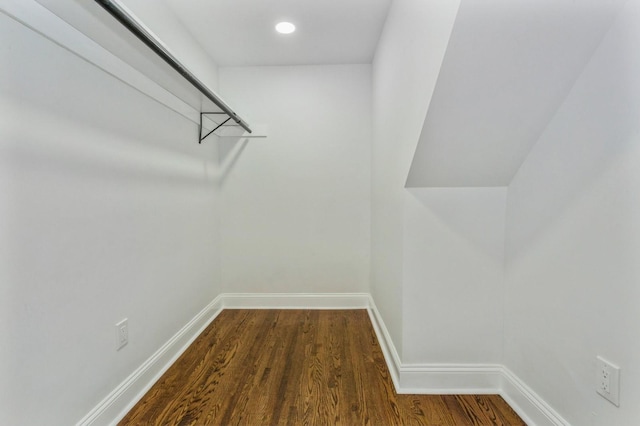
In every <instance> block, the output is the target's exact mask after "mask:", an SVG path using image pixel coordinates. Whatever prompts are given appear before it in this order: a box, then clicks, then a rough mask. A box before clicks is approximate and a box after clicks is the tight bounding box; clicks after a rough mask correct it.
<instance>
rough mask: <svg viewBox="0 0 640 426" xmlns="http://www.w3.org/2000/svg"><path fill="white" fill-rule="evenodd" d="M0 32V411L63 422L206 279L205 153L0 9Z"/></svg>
mask: <svg viewBox="0 0 640 426" xmlns="http://www.w3.org/2000/svg"><path fill="white" fill-rule="evenodd" d="M0 32H1V35H0V40H2V41H1V42H0V64H2V65H1V68H0V72H1V74H2V75H1V78H0V122H1V124H0V324H1V325H0V338H1V339H2V344H1V345H0V377H1V380H0V423H1V424H12V425H21V424H24V425H33V424H48V425H52V424H64V425H68V424H73V423H75V422H76V421H78V420H80V418H82V417H83V416H84V415H85V414H86V413H87V412H88V411H89V410H90V409H91V408H92V407H93V406H94V405H95V404H96V403H98V402H99V401H100V400H101V399H102V398H103V397H105V396H106V395H107V394H108V393H109V392H110V391H112V390H113V389H114V388H115V387H116V385H118V384H119V383H120V382H121V381H122V380H123V379H124V378H126V377H127V376H128V375H129V374H130V373H131V372H132V371H133V370H134V369H135V368H137V367H138V366H139V365H140V364H141V363H142V362H143V361H144V360H146V359H147V358H148V357H149V356H150V355H151V354H152V353H154V352H155V351H156V350H157V349H158V348H159V347H160V346H161V345H162V344H163V343H165V342H166V341H167V340H168V339H169V337H171V336H172V335H173V334H174V333H175V332H176V331H178V330H179V329H180V328H181V327H182V326H183V325H185V324H186V323H187V322H188V321H189V320H190V319H192V318H193V317H194V315H195V314H196V313H198V312H199V311H200V310H201V309H202V308H203V307H204V306H205V305H206V304H207V303H208V302H210V301H211V300H212V299H213V298H214V297H215V296H216V295H217V294H218V292H219V270H220V266H219V257H218V254H219V238H218V235H217V233H218V227H219V225H218V221H219V213H218V209H219V206H218V196H217V192H216V191H217V190H216V185H217V154H216V152H215V150H214V147H213V146H212V145H204V146H198V145H197V143H196V135H197V127H196V125H195V124H194V123H192V122H189V121H187V120H186V119H184V118H182V117H181V116H179V115H177V114H176V113H174V112H172V111H171V110H169V109H167V108H166V107H164V106H162V105H160V104H158V103H156V102H155V101H152V100H151V99H150V98H147V97H145V96H143V95H142V94H140V93H139V92H138V91H136V90H134V89H132V88H131V87H129V86H127V85H125V84H123V83H121V82H120V81H119V80H116V79H115V78H113V77H111V76H109V75H107V74H106V73H104V72H102V71H100V70H99V69H97V68H96V67H94V66H92V65H90V64H89V63H87V62H85V61H84V60H82V59H80V58H78V57H77V56H75V55H73V54H71V53H69V51H67V50H65V49H63V48H61V47H59V46H58V45H55V44H53V43H52V42H50V41H48V40H46V39H44V38H43V37H42V36H40V35H38V34H36V33H34V32H33V31H31V30H29V29H27V28H26V27H24V26H22V25H21V24H18V23H17V22H15V21H13V20H12V19H10V18H8V17H7V16H6V15H4V14H0ZM124 317H128V318H129V326H130V342H129V344H128V345H127V346H125V347H124V348H123V349H122V350H120V351H118V352H116V350H115V327H114V324H115V323H116V322H117V321H119V320H120V319H122V318H124Z"/></svg>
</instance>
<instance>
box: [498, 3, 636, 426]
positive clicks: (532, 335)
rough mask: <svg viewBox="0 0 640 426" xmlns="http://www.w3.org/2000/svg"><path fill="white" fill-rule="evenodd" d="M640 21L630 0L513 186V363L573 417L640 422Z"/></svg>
mask: <svg viewBox="0 0 640 426" xmlns="http://www.w3.org/2000/svg"><path fill="white" fill-rule="evenodd" d="M639 21H640V2H639V1H637V0H631V1H629V2H627V4H626V6H625V8H624V9H623V10H622V12H621V13H620V14H619V15H618V18H617V20H616V21H615V23H614V24H613V26H612V28H611V29H610V31H609V32H608V33H607V35H606V37H605V38H604V40H603V41H602V43H601V44H600V46H599V47H598V49H597V50H596V52H595V54H594V56H593V57H592V58H591V61H590V62H589V64H588V65H587V67H586V68H585V69H584V71H583V73H582V75H581V76H580V78H579V79H578V80H577V81H576V83H575V85H574V87H573V89H572V91H571V92H570V94H569V96H568V97H567V99H566V100H565V102H564V103H563V105H562V106H561V107H560V109H559V110H558V112H557V114H556V115H555V117H554V118H553V120H552V121H551V123H550V124H549V126H548V127H547V129H546V130H545V132H544V133H543V134H542V136H541V138H540V139H539V141H538V142H537V144H536V145H535V147H534V148H533V150H532V151H531V153H530V154H529V156H528V157H527V159H526V160H525V162H524V164H523V165H522V167H521V168H520V170H519V171H518V173H517V174H516V176H515V178H514V180H513V182H512V183H511V185H510V186H509V189H508V210H507V238H506V240H507V246H506V248H507V263H506V285H507V292H506V301H505V309H506V311H505V318H506V321H505V339H504V344H505V364H506V366H507V367H508V368H509V369H511V370H512V371H513V372H514V373H515V374H517V375H518V376H519V377H520V378H521V379H522V380H523V381H524V382H526V383H527V384H528V385H529V386H530V387H531V388H532V389H533V390H534V391H536V392H537V393H538V394H539V395H540V396H541V397H542V398H543V399H544V400H545V401H547V402H548V403H549V404H550V405H551V406H553V407H554V408H555V409H556V410H557V411H558V412H559V413H560V414H561V415H562V416H563V417H564V418H565V419H566V420H567V421H569V422H570V423H571V424H575V425H602V426H604V425H632V424H639V423H640V406H639V405H638V403H637V402H638V401H639V400H640V368H639V366H638V359H640V339H638V335H637V330H638V324H640V309H638V301H639V300H640V286H639V285H638V283H639V279H640V262H638V259H639V256H640V203H639V200H640V198H639V197H638V194H640V123H639V121H638V116H640V78H639V77H638V76H640V49H639V47H640V46H639V45H638V43H639V40H640V28H639V27H638V22H639ZM597 355H600V356H603V357H604V358H606V359H608V360H610V361H611V362H613V363H615V364H617V365H619V366H620V367H621V378H620V407H616V406H614V405H613V404H611V403H609V402H608V401H606V400H605V399H603V398H601V397H600V396H598V395H597V394H596V390H595V371H596V356H597Z"/></svg>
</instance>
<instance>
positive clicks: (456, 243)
mask: <svg viewBox="0 0 640 426" xmlns="http://www.w3.org/2000/svg"><path fill="white" fill-rule="evenodd" d="M506 195H507V189H506V188H414V189H410V190H408V191H407V192H406V195H405V206H404V258H403V262H404V280H403V282H404V287H403V294H404V295H405V297H404V300H403V316H404V321H403V330H402V331H403V343H404V344H403V349H402V354H403V357H402V358H403V362H404V363H408V364H480V363H489V364H490V363H500V362H501V361H502V319H503V317H502V301H503V292H504V282H503V265H504V226H505V207H506Z"/></svg>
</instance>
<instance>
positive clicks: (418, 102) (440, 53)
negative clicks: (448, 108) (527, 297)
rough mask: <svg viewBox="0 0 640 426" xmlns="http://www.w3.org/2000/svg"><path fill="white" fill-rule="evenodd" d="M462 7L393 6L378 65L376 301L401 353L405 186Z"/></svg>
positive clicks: (406, 2)
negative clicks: (455, 22)
mask: <svg viewBox="0 0 640 426" xmlns="http://www.w3.org/2000/svg"><path fill="white" fill-rule="evenodd" d="M458 5H459V1H450V0H435V1H422V0H395V1H393V2H392V4H391V8H390V10H389V16H388V17H387V22H386V24H385V28H384V31H383V34H382V36H381V38H380V42H379V44H378V49H377V51H376V55H375V59H374V61H373V157H372V204H371V225H372V226H371V293H372V295H373V298H374V300H375V302H376V304H377V307H378V309H379V311H380V313H381V315H382V317H383V319H384V322H385V324H386V326H387V328H388V329H389V332H390V334H391V337H392V339H393V341H394V345H395V346H396V348H397V349H398V350H401V348H402V323H403V320H402V297H403V296H402V292H403V272H402V269H403V220H404V213H403V206H404V197H405V189H404V186H405V181H406V178H407V173H408V171H409V167H410V165H411V159H412V158H413V153H414V150H415V148H416V144H417V143H418V138H419V136H420V131H421V129H422V124H423V122H424V118H425V116H426V113H427V108H428V106H429V100H430V98H431V95H432V93H433V89H434V87H435V84H436V79H437V77H438V71H439V69H440V65H441V63H442V59H443V57H444V52H445V49H446V47H447V42H448V40H449V35H450V33H451V29H452V27H453V21H454V19H455V15H456V12H457V9H458Z"/></svg>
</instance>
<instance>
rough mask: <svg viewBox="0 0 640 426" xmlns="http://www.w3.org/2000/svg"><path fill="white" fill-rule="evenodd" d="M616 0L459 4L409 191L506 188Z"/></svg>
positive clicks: (591, 48)
mask: <svg viewBox="0 0 640 426" xmlns="http://www.w3.org/2000/svg"><path fill="white" fill-rule="evenodd" d="M624 1H625V0H608V1H602V0H581V1H579V2H576V1H574V0H513V1H504V0H484V1H481V2H478V1H464V2H462V3H461V5H460V10H459V11H458V15H457V17H456V23H455V26H454V29H453V32H452V34H451V40H450V41H449V44H448V46H447V53H446V56H445V59H444V61H443V64H442V69H441V71H440V77H439V79H438V84H437V87H436V89H435V91H434V95H433V99H432V100H431V105H430V107H429V112H428V114H427V118H426V120H425V122H424V129H423V130H422V134H421V136H420V142H419V144H418V148H417V149H416V153H415V157H414V159H413V162H412V167H411V172H410V173H409V177H408V179H407V184H408V186H414V187H421V186H422V187H424V186H429V187H444V186H446V187H478V186H479V187H483V186H506V185H508V184H509V182H511V179H512V178H513V176H514V175H515V172H516V171H517V170H518V167H520V164H522V161H523V160H524V158H525V157H526V155H527V153H528V152H529V151H530V149H531V147H532V146H533V144H535V142H536V140H537V139H538V138H539V136H540V134H541V133H542V131H543V130H544V128H545V127H546V125H547V123H548V122H549V120H550V119H551V118H552V117H553V115H554V114H555V111H556V110H557V109H558V107H559V105H560V103H562V101H563V99H564V98H565V97H566V96H567V94H568V93H569V90H570V89H571V86H572V85H573V82H574V81H575V79H576V78H577V76H578V75H579V74H580V72H581V70H582V69H583V68H584V66H585V64H586V63H587V61H588V60H589V58H590V57H591V55H592V54H593V51H594V50H595V48H596V47H597V46H598V43H599V42H600V40H602V36H603V34H604V33H605V32H606V30H607V28H609V26H610V25H611V22H612V21H613V18H614V17H615V15H616V13H617V11H618V10H619V8H620V5H622V4H623V3H624ZM568 22H570V24H568Z"/></svg>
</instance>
